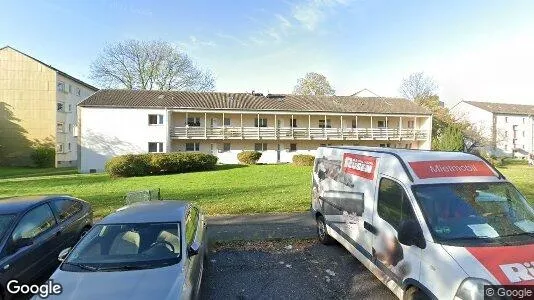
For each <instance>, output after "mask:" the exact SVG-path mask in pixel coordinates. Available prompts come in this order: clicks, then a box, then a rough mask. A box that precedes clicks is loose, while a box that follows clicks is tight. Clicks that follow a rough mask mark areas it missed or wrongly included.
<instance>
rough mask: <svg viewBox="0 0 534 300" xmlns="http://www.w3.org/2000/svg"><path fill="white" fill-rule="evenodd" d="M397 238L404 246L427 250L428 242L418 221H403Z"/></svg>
mask: <svg viewBox="0 0 534 300" xmlns="http://www.w3.org/2000/svg"><path fill="white" fill-rule="evenodd" d="M397 238H398V240H399V243H401V244H403V245H406V246H412V245H413V246H416V247H419V248H421V249H425V248H426V241H425V237H424V236H423V231H422V230H421V226H419V223H418V222H417V221H416V220H406V221H403V222H402V223H401V224H400V226H399V230H398V237H397Z"/></svg>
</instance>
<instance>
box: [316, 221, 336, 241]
mask: <svg viewBox="0 0 534 300" xmlns="http://www.w3.org/2000/svg"><path fill="white" fill-rule="evenodd" d="M316 220H317V237H318V238H319V242H321V243H322V244H325V245H331V244H333V243H335V240H334V239H333V238H332V237H331V236H329V235H328V232H327V231H326V222H325V220H324V217H323V216H322V215H319V216H317V219H316Z"/></svg>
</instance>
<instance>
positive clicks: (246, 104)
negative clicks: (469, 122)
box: [79, 90, 431, 115]
mask: <svg viewBox="0 0 534 300" xmlns="http://www.w3.org/2000/svg"><path fill="white" fill-rule="evenodd" d="M79 105H80V106H82V107H115V108H181V109H217V110H252V111H261V110H265V111H299V112H340V113H384V114H423V115H430V114H431V112H430V111H429V110H427V109H426V108H423V107H421V106H419V105H417V104H415V103H413V102H412V101H409V100H407V99H402V98H384V97H352V96H300V95H272V94H268V95H266V96H264V95H262V94H249V93H220V92H181V91H146V90H142V91H140V90H100V91H98V92H96V93H95V94H93V95H91V96H90V97H88V98H87V99H85V100H84V101H82V102H81V103H80V104H79Z"/></svg>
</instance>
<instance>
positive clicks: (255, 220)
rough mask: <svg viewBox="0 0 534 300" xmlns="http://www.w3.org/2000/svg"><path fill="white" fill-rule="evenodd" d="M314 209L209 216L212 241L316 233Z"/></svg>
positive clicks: (209, 235) (313, 235)
mask: <svg viewBox="0 0 534 300" xmlns="http://www.w3.org/2000/svg"><path fill="white" fill-rule="evenodd" d="M315 235H316V233H315V219H314V217H313V215H312V214H311V213H310V212H304V213H280V214H253V215H223V216H213V217H208V238H209V240H210V241H212V242H213V241H233V240H270V239H287V238H299V239H302V238H313V237H315Z"/></svg>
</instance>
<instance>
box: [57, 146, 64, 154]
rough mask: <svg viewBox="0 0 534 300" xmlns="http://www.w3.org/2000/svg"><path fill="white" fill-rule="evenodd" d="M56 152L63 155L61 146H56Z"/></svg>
mask: <svg viewBox="0 0 534 300" xmlns="http://www.w3.org/2000/svg"><path fill="white" fill-rule="evenodd" d="M56 150H57V152H58V153H63V144H57V145H56Z"/></svg>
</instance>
